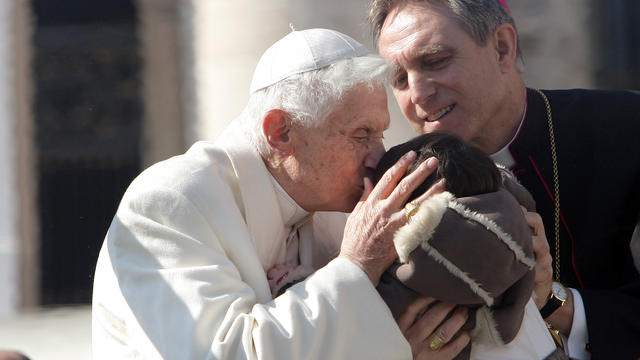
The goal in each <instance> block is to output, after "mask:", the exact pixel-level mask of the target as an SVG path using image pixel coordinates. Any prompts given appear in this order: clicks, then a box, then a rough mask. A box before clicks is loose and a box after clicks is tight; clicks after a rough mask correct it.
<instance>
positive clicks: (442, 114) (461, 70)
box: [378, 2, 501, 145]
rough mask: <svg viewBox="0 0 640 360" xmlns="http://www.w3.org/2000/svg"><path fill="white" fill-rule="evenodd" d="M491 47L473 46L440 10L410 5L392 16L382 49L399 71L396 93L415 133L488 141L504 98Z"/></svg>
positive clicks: (382, 36) (394, 83) (445, 11)
mask: <svg viewBox="0 0 640 360" xmlns="http://www.w3.org/2000/svg"><path fill="white" fill-rule="evenodd" d="M491 44H492V39H489V40H488V41H487V45H483V46H481V45H478V44H477V43H475V42H474V41H473V39H472V38H471V37H470V36H469V35H468V34H467V33H466V32H465V31H464V29H463V28H462V27H461V26H460V25H459V23H458V22H456V20H454V18H453V16H452V14H450V13H449V10H448V9H446V8H444V7H442V6H439V5H436V6H434V5H430V4H428V3H426V2H407V3H404V4H402V5H399V6H398V7H396V8H394V9H393V10H392V11H391V12H390V13H389V15H388V16H387V18H386V20H385V22H384V25H383V27H382V31H381V34H380V40H379V42H378V48H379V50H380V54H381V55H382V56H384V57H385V58H386V59H387V61H389V62H390V63H392V64H394V65H395V67H396V69H395V72H394V76H393V78H392V83H391V85H392V88H393V92H394V95H395V97H396V99H397V101H398V104H399V106H400V108H401V110H402V112H403V114H404V115H405V117H406V118H407V119H408V120H409V122H410V123H411V125H412V126H413V127H414V129H415V130H416V131H418V132H419V133H428V132H432V131H436V130H439V131H446V132H450V133H454V134H456V135H458V136H460V137H461V138H463V139H464V140H466V141H469V142H471V143H475V144H478V145H479V144H481V143H482V142H483V141H484V139H483V138H484V137H487V136H488V134H490V131H489V128H490V126H492V120H491V119H492V118H494V117H495V116H496V113H497V112H498V111H499V107H500V100H499V99H500V98H501V94H500V90H501V84H500V67H499V65H498V58H499V54H498V52H497V51H496V49H495V48H494V47H493V46H492V45H491Z"/></svg>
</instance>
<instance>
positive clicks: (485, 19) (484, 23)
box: [368, 0, 522, 61]
mask: <svg viewBox="0 0 640 360" xmlns="http://www.w3.org/2000/svg"><path fill="white" fill-rule="evenodd" d="M411 2H414V3H419V2H426V3H429V4H434V5H441V6H444V7H446V8H448V9H449V10H450V11H451V14H452V16H453V17H454V19H455V20H456V21H457V22H458V23H459V24H460V26H461V27H462V29H464V31H465V32H466V33H467V34H469V36H471V38H472V39H473V41H474V42H475V43H476V44H478V45H480V46H483V45H486V44H487V40H488V39H489V37H491V35H492V34H493V32H494V30H495V29H496V28H497V27H498V26H500V25H502V24H505V23H507V24H511V25H512V26H513V28H514V29H516V34H517V31H518V30H517V28H516V24H515V21H514V20H513V17H511V15H510V14H509V13H508V12H507V10H506V9H505V8H504V7H503V6H502V5H501V4H500V3H499V2H498V0H371V1H370V2H369V16H368V20H369V25H370V26H371V31H372V33H373V40H374V43H375V44H376V46H377V44H378V40H379V39H380V32H381V31H382V25H383V24H384V21H385V20H386V18H387V16H388V15H389V13H390V12H391V11H392V10H393V9H395V8H396V7H398V6H399V5H403V4H406V3H411ZM517 56H518V58H519V59H520V60H521V61H522V54H521V52H520V41H518V48H517Z"/></svg>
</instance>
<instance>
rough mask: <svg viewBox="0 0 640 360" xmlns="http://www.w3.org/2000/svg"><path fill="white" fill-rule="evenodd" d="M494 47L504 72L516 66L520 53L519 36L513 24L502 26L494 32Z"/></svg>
mask: <svg viewBox="0 0 640 360" xmlns="http://www.w3.org/2000/svg"><path fill="white" fill-rule="evenodd" d="M492 41H493V46H494V49H495V50H496V55H497V57H498V64H499V66H500V69H501V70H502V71H503V72H507V71H508V70H510V69H511V68H513V67H514V66H515V63H516V57H517V52H518V50H517V49H518V35H517V34H516V29H514V28H513V26H512V25H511V24H507V23H505V24H502V25H500V26H498V27H497V28H496V30H495V31H494V32H493V38H492Z"/></svg>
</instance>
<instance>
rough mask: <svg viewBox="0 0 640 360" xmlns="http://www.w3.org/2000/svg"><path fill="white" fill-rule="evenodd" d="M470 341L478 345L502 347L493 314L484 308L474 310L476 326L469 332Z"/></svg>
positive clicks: (502, 343)
mask: <svg viewBox="0 0 640 360" xmlns="http://www.w3.org/2000/svg"><path fill="white" fill-rule="evenodd" d="M471 339H472V341H473V342H477V343H480V344H486V345H491V344H493V345H497V346H504V340H502V337H501V336H500V333H499V332H498V327H497V324H496V321H495V319H494V318H493V313H492V312H491V309H489V308H488V307H486V306H482V307H480V308H478V309H477V310H476V326H475V327H474V328H473V330H471Z"/></svg>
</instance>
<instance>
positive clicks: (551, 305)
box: [540, 281, 568, 319]
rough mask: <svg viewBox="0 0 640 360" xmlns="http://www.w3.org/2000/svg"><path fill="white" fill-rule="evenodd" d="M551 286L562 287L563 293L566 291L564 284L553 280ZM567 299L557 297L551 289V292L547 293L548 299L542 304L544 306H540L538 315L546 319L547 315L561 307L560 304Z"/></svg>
mask: <svg viewBox="0 0 640 360" xmlns="http://www.w3.org/2000/svg"><path fill="white" fill-rule="evenodd" d="M553 286H560V287H562V288H563V289H564V292H565V294H566V293H567V291H568V289H567V288H565V287H564V285H562V284H560V283H558V282H555V281H554V284H553ZM566 300H567V298H566V297H565V298H564V299H561V298H559V297H558V296H556V294H555V292H554V291H551V294H549V299H548V300H547V303H546V304H544V306H543V307H542V309H540V315H541V316H542V318H543V319H546V318H547V317H549V315H551V314H553V312H554V311H556V310H557V309H558V308H559V307H561V306H562V305H564V302H565V301H566Z"/></svg>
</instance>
